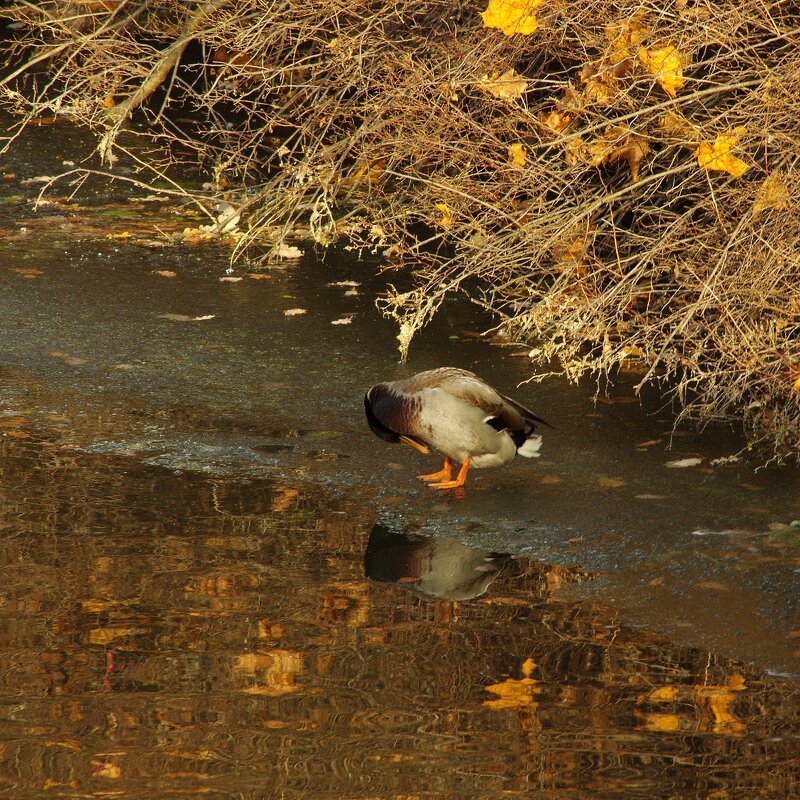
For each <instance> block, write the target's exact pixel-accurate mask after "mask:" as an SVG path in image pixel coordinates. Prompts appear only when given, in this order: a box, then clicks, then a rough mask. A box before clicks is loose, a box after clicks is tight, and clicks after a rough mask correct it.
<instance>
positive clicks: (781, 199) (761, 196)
mask: <svg viewBox="0 0 800 800" xmlns="http://www.w3.org/2000/svg"><path fill="white" fill-rule="evenodd" d="M788 207H789V189H788V187H787V186H786V184H785V183H784V182H783V175H781V173H780V172H773V173H772V174H771V175H770V176H769V177H768V178H767V179H766V180H765V181H764V183H762V184H761V187H760V188H759V190H758V195H757V196H756V201H755V203H753V216H754V217H755V218H756V219H758V218H759V217H760V216H761V212H762V211H764V209H766V208H788Z"/></svg>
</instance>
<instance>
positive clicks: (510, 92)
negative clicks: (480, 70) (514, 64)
mask: <svg viewBox="0 0 800 800" xmlns="http://www.w3.org/2000/svg"><path fill="white" fill-rule="evenodd" d="M475 85H476V86H477V87H478V88H479V89H482V90H483V91H484V92H488V93H489V94H490V95H492V97H496V98H498V100H509V101H510V100H518V99H519V98H520V97H522V95H524V94H525V92H527V91H528V84H527V82H526V81H525V80H523V78H522V77H520V75H519V74H517V73H516V72H515V71H514V70H513V69H508V70H506V71H505V72H504V73H503V74H502V75H499V74H498V73H497V72H493V73H492V75H491V77H489V75H484V76H483V78H481V80H480V81H478V82H477V83H476V84H475Z"/></svg>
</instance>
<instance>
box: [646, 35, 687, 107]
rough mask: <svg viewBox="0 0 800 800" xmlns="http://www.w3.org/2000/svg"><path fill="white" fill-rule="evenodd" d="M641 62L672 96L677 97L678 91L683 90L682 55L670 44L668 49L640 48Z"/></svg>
mask: <svg viewBox="0 0 800 800" xmlns="http://www.w3.org/2000/svg"><path fill="white" fill-rule="evenodd" d="M638 58H639V62H640V63H641V64H642V66H643V67H644V68H645V69H646V70H647V71H648V72H649V73H650V74H652V75H655V78H656V81H658V84H659V86H661V88H662V89H663V90H664V91H665V92H666V93H667V94H668V95H669V96H670V97H675V96H676V94H677V92H678V89H681V88H683V84H684V80H683V67H682V62H681V54H680V52H679V50H678V48H677V47H674V46H673V45H671V44H669V45H667V46H666V47H651V48H650V49H649V50H648V49H647V48H645V47H640V48H639V53H638Z"/></svg>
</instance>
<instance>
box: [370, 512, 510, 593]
mask: <svg viewBox="0 0 800 800" xmlns="http://www.w3.org/2000/svg"><path fill="white" fill-rule="evenodd" d="M512 561H513V559H512V557H511V556H510V555H507V554H505V553H492V552H490V551H489V550H476V549H475V548H472V547H465V546H464V545H463V544H461V543H460V542H457V541H456V540H455V539H437V538H427V537H423V536H416V535H409V534H403V533H398V532H396V531H393V530H391V529H389V528H387V527H385V526H384V525H376V526H375V527H374V528H373V529H372V530H371V531H370V535H369V541H368V543H367V550H366V553H365V554H364V571H365V574H366V576H367V577H368V578H370V579H371V580H374V581H379V582H381V583H396V584H398V585H399V586H401V587H402V588H404V589H409V590H411V591H413V592H417V593H419V594H423V595H427V596H428V597H435V598H437V599H439V600H471V599H472V598H474V597H480V596H481V595H482V594H483V593H484V592H485V591H486V589H487V588H488V587H489V584H490V583H491V582H492V581H493V580H495V579H496V578H497V577H499V576H500V575H501V574H502V573H503V572H504V571H505V570H506V569H507V568H508V567H509V565H510V564H511V563H512Z"/></svg>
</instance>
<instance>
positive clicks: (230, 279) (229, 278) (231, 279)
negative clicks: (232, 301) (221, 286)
mask: <svg viewBox="0 0 800 800" xmlns="http://www.w3.org/2000/svg"><path fill="white" fill-rule="evenodd" d="M243 280H244V278H240V277H238V276H237V275H223V276H222V277H221V278H220V279H219V282H220V283H239V281H243Z"/></svg>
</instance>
